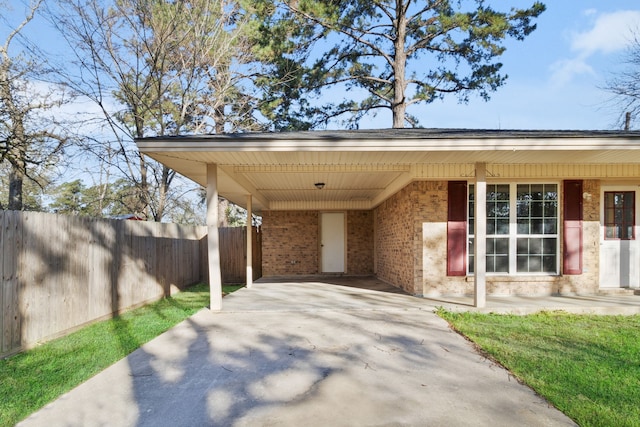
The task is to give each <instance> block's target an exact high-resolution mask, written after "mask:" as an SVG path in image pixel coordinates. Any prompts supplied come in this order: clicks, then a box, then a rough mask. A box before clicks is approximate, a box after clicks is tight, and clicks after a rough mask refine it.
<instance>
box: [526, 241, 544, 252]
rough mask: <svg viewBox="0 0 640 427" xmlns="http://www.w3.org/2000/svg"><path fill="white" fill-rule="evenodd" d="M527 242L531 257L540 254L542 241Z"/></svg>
mask: <svg viewBox="0 0 640 427" xmlns="http://www.w3.org/2000/svg"><path fill="white" fill-rule="evenodd" d="M528 240H529V253H530V254H531V255H539V254H542V239H528Z"/></svg>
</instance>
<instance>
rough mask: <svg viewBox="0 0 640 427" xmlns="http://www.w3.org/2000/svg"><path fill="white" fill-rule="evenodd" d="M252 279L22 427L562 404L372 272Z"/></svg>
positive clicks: (488, 419)
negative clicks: (361, 277)
mask: <svg viewBox="0 0 640 427" xmlns="http://www.w3.org/2000/svg"><path fill="white" fill-rule="evenodd" d="M347 284H348V285H349V286H345V285H339V284H338V285H336V284H329V283H323V282H314V281H308V282H296V283H293V282H287V281H282V282H272V283H265V282H258V283H255V284H254V287H253V288H251V289H241V290H239V291H237V292H235V293H233V294H231V295H229V296H228V297H225V298H224V300H223V311H222V312H220V313H211V312H209V311H208V310H203V311H200V312H199V313H197V314H196V315H195V316H193V317H191V318H190V319H188V320H186V321H184V322H182V323H181V324H180V325H178V326H176V327H175V328H173V329H171V330H170V331H168V332H167V333H165V334H163V335H161V336H160V337H158V338H156V339H155V340H153V341H152V342H150V343H148V344H146V345H144V346H143V347H142V348H140V349H139V350H137V351H136V352H134V353H132V354H131V355H130V356H129V357H127V358H125V359H123V360H121V361H119V362H118V363H116V364H114V365H113V366H111V367H110V368H108V369H106V370H105V371H103V372H102V373H100V374H98V375H97V376H95V377H94V378H92V379H90V380H89V381H87V382H86V383H84V384H82V385H80V386H79V387H77V388H76V389H74V390H72V391H71V392H69V393H67V394H66V395H64V396H62V397H61V398H60V399H58V400H57V401H55V402H53V403H52V404H50V405H48V406H47V407H45V408H44V409H42V410H41V411H39V412H37V413H35V414H33V415H32V416H31V417H29V418H27V419H26V420H25V421H23V422H22V423H20V424H19V425H20V426H107V425H108V426H492V427H497V426H514V425H518V426H566V425H575V424H574V423H573V422H572V421H571V420H570V419H568V418H567V417H566V416H564V415H563V414H562V413H561V412H559V411H557V410H556V409H554V408H553V407H551V406H550V405H549V404H548V403H547V402H546V401H544V400H543V399H542V398H540V397H539V396H537V395H536V394H535V393H533V392H532V391H531V390H530V389H529V388H528V387H525V386H523V385H521V384H520V383H518V381H516V380H515V379H514V378H513V377H512V376H511V375H510V374H509V372H507V371H506V370H504V369H502V368H501V367H499V366H496V365H495V364H494V363H492V362H490V361H489V360H487V359H485V358H484V357H482V356H481V355H480V354H478V353H477V352H476V351H475V350H474V348H473V346H472V345H471V344H470V343H469V342H467V341H466V340H465V339H463V338H462V337H460V336H459V335H457V334H456V333H454V332H452V331H451V329H449V327H448V325H447V324H446V322H444V321H443V320H442V319H440V318H439V317H437V316H436V315H435V314H434V313H433V309H434V307H436V306H438V305H442V303H441V302H437V301H436V302H434V301H430V300H425V299H420V298H415V297H412V296H408V295H404V294H402V293H399V292H398V291H397V290H395V289H394V288H388V287H386V285H384V284H383V283H381V282H377V281H373V282H369V285H371V286H372V287H374V288H376V287H377V289H376V290H371V289H366V288H365V285H366V283H364V282H363V283H360V284H359V283H358V281H357V280H356V281H351V282H350V283H347Z"/></svg>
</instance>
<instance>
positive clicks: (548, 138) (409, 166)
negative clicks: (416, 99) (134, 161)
mask: <svg viewBox="0 0 640 427" xmlns="http://www.w3.org/2000/svg"><path fill="white" fill-rule="evenodd" d="M136 143H137V145H138V147H139V149H140V151H141V152H142V153H144V154H146V155H148V156H150V157H152V158H154V159H155V160H158V161H159V162H161V163H163V164H165V165H167V166H168V167H170V168H172V169H174V170H176V171H177V172H178V173H180V174H182V175H184V176H186V177H188V178H190V179H192V180H193V181H195V182H197V183H199V184H201V185H203V186H206V182H207V179H206V165H207V164H208V163H215V164H217V165H218V191H219V193H220V195H222V196H223V197H226V198H227V199H229V200H231V201H232V202H234V203H236V204H239V205H241V206H244V205H245V203H246V195H248V194H251V195H252V196H253V200H254V206H253V207H254V210H255V211H256V212H260V211H261V210H265V209H371V208H372V207H375V206H376V205H378V204H379V203H381V202H382V201H384V200H385V199H386V198H388V197H389V196H391V195H392V194H393V193H395V192H396V191H398V190H399V189H401V188H402V187H403V186H405V185H406V184H408V183H409V182H410V181H411V180H413V179H437V178H438V177H439V178H447V179H456V178H457V179H468V178H469V177H472V176H473V165H474V163H477V162H485V163H487V164H494V165H496V164H501V165H550V164H557V165H561V164H564V165H574V164H581V165H613V164H632V165H636V164H638V165H640V132H637V131H625V132H621V131H572V130H553V131H550V130H482V129H375V130H343V131H307V132H278V133H275V132H264V133H238V134H218V135H184V136H168V137H155V138H141V139H137V140H136ZM434 168H435V169H437V171H435V169H434ZM427 169H429V170H427ZM319 182H323V183H325V188H324V189H322V190H318V189H317V188H316V187H315V186H314V184H315V183H319Z"/></svg>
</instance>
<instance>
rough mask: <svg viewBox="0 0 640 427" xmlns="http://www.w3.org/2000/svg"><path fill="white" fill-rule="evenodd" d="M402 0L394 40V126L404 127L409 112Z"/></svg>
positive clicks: (404, 17)
mask: <svg viewBox="0 0 640 427" xmlns="http://www.w3.org/2000/svg"><path fill="white" fill-rule="evenodd" d="M402 3H403V2H402V1H401V0H396V20H395V22H396V39H395V41H394V51H395V52H394V53H395V55H394V61H393V103H392V105H391V111H392V113H393V127H394V128H403V127H404V122H405V116H406V112H407V101H406V98H405V93H404V92H405V89H406V76H405V74H406V64H407V53H406V52H405V41H406V38H407V18H406V16H405V13H404V5H403V4H402Z"/></svg>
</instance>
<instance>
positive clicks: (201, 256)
mask: <svg viewBox="0 0 640 427" xmlns="http://www.w3.org/2000/svg"><path fill="white" fill-rule="evenodd" d="M258 231H259V230H257V229H254V232H253V233H252V235H253V248H254V261H253V265H254V270H253V271H254V278H257V277H260V275H261V251H260V248H261V234H260V233H259V232H258ZM220 237H221V239H220V253H221V258H222V259H221V264H222V265H221V270H222V275H223V281H224V282H225V283H244V281H245V275H246V264H245V260H246V249H245V248H246V228H244V227H239V228H232V229H224V228H222V229H220ZM0 250H1V252H0V279H1V282H0V284H1V286H2V287H1V288H0V357H2V356H6V355H9V354H13V353H16V352H18V351H20V350H21V349H23V348H27V347H30V346H33V345H34V344H36V343H37V342H40V341H45V340H47V339H51V338H54V337H57V336H60V335H63V334H65V333H68V332H69V331H72V330H74V329H77V328H78V327H80V326H82V325H85V324H87V323H89V322H93V321H96V320H100V319H104V318H108V317H111V316H113V315H114V314H116V313H119V312H121V311H123V310H126V309H130V308H133V307H136V306H141V305H144V304H147V303H149V302H151V301H154V300H157V299H160V298H162V297H165V296H168V295H171V294H172V293H175V292H176V291H178V290H180V289H183V288H184V287H186V286H188V285H190V284H193V283H196V282H199V281H207V280H208V267H207V227H186V226H179V225H176V224H161V223H156V222H146V221H123V220H109V219H96V218H85V217H74V216H63V215H54V214H47V213H41V212H17V211H0Z"/></svg>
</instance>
